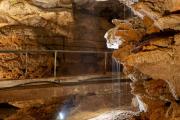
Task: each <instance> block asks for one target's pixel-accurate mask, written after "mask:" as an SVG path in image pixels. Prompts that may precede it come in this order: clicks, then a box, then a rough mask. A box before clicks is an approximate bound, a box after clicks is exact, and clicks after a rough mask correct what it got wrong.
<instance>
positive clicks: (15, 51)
mask: <svg viewBox="0 0 180 120" xmlns="http://www.w3.org/2000/svg"><path fill="white" fill-rule="evenodd" d="M30 52H36V53H37V52H52V53H54V52H58V53H62V52H63V53H99V54H100V53H112V52H109V51H78V50H77V51H74V50H0V53H30Z"/></svg>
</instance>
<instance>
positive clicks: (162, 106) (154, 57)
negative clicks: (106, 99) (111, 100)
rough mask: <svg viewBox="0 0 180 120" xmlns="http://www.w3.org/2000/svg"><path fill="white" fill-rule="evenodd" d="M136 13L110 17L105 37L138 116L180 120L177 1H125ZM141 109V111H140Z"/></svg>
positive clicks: (162, 119)
mask: <svg viewBox="0 0 180 120" xmlns="http://www.w3.org/2000/svg"><path fill="white" fill-rule="evenodd" d="M121 2H122V1H121ZM125 4H127V5H128V6H129V7H130V8H131V9H132V10H133V11H134V13H135V14H136V15H137V16H136V17H133V18H131V19H127V20H118V19H115V20H113V23H114V24H115V27H114V28H112V29H110V30H109V31H108V32H107V33H106V35H105V37H106V39H107V44H108V45H109V46H111V47H112V46H115V47H114V48H118V50H115V51H114V54H113V57H114V58H115V59H117V60H118V61H119V62H121V63H122V64H123V66H124V70H123V71H124V73H125V74H126V75H127V76H129V78H131V80H132V81H133V83H132V85H131V87H132V93H133V94H134V95H135V96H136V100H137V103H138V104H139V109H140V110H141V111H142V116H141V118H142V119H149V120H179V119H180V104H179V100H180V75H179V73H180V47H179V40H180V14H179V11H180V1H179V0H141V1H139V2H138V1H136V2H133V1H130V0H126V1H125ZM143 111H144V113H143Z"/></svg>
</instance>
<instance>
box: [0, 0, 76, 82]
mask: <svg viewBox="0 0 180 120" xmlns="http://www.w3.org/2000/svg"><path fill="white" fill-rule="evenodd" d="M71 6H72V3H71V1H70V0H69V1H68V0H50V1H49V0H48V1H47V0H46V1H44V0H1V1H0V31H1V32H0V50H3V51H5V50H47V49H48V48H47V46H46V44H47V43H46V42H49V41H47V40H49V39H50V38H54V36H56V37H57V36H58V39H63V38H67V37H72V35H71V33H70V32H69V26H70V24H71V23H72V22H73V16H72V9H71ZM51 42H52V41H51ZM53 59H54V58H53V54H50V53H46V52H42V53H33V52H32V53H31V52H30V53H27V54H26V53H25V52H24V53H0V80H1V79H25V78H42V77H45V76H48V77H51V75H52V69H53V64H54V63H53V61H54V60H53Z"/></svg>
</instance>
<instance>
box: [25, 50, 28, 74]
mask: <svg viewBox="0 0 180 120" xmlns="http://www.w3.org/2000/svg"><path fill="white" fill-rule="evenodd" d="M25 64H26V66H25V75H26V76H27V72H28V70H27V67H28V52H27V51H26V54H25Z"/></svg>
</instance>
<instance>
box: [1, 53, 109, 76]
mask: <svg viewBox="0 0 180 120" xmlns="http://www.w3.org/2000/svg"><path fill="white" fill-rule="evenodd" d="M42 52H48V53H54V77H57V73H56V71H57V54H58V53H89V54H104V73H106V71H107V55H108V54H110V53H112V52H109V51H73V50H0V53H24V54H25V56H26V58H25V60H26V68H25V69H26V73H27V67H28V66H27V62H28V59H27V58H28V53H42Z"/></svg>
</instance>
